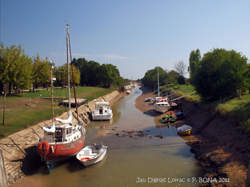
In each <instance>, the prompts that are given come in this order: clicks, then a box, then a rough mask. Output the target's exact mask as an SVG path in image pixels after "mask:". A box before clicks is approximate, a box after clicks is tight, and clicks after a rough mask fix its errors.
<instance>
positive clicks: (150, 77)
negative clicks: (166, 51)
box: [142, 67, 168, 89]
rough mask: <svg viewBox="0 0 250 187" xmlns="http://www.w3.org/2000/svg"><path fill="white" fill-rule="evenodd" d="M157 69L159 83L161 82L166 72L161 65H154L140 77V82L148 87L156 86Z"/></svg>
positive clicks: (164, 78) (166, 75)
mask: <svg viewBox="0 0 250 187" xmlns="http://www.w3.org/2000/svg"><path fill="white" fill-rule="evenodd" d="M158 71H159V81H160V84H163V83H164V82H165V81H166V79H167V77H168V74H167V72H166V71H165V70H163V69H162V68H161V67H155V68H154V69H151V70H148V71H147V72H146V73H145V75H144V77H143V78H142V83H143V84H144V85H145V86H147V87H150V88H154V89H155V88H156V87H157V72H158Z"/></svg>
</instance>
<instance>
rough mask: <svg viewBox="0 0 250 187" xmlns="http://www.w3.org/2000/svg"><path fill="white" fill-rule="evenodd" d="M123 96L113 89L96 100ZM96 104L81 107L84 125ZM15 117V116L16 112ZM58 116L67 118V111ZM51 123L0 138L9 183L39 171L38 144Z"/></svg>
mask: <svg viewBox="0 0 250 187" xmlns="http://www.w3.org/2000/svg"><path fill="white" fill-rule="evenodd" d="M123 96H124V94H123V93H120V92H118V91H113V92H112V93H109V94H107V95H105V96H102V97H99V98H98V99H96V100H101V99H104V100H105V101H108V102H110V103H111V105H113V104H114V103H115V102H117V101H118V100H119V99H120V98H121V97H123ZM94 104H95V100H93V101H90V102H89V103H88V104H86V105H82V106H80V107H79V109H78V113H79V116H80V118H79V120H80V122H81V123H82V124H83V125H88V123H89V122H90V119H89V117H90V116H89V113H90V112H91V111H92V110H93V109H94ZM74 116H76V114H74ZM13 117H15V115H14V114H13ZM57 117H59V118H62V119H65V118H66V117H67V112H65V113H63V114H62V115H60V116H57ZM76 122H77V120H76V119H75V118H73V124H74V123H76ZM49 124H51V120H46V121H42V122H40V123H38V124H36V125H33V126H31V127H29V128H26V129H24V130H21V131H19V132H16V133H14V134H12V135H10V136H8V137H6V138H3V139H1V140H0V149H1V150H2V152H3V158H4V163H5V170H6V175H7V180H8V184H12V183H14V182H15V181H16V180H18V179H20V178H21V177H23V176H25V175H31V174H33V173H35V172H37V170H38V169H39V167H40V164H41V162H40V158H39V157H38V155H37V153H36V145H37V143H38V141H39V138H40V137H42V136H43V130H42V127H43V126H46V125H49Z"/></svg>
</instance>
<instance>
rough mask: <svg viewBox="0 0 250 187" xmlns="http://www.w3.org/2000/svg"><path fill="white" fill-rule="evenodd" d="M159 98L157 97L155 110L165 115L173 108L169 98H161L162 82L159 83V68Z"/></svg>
mask: <svg viewBox="0 0 250 187" xmlns="http://www.w3.org/2000/svg"><path fill="white" fill-rule="evenodd" d="M157 86H158V88H157V90H158V91H157V92H158V94H157V97H155V104H154V109H155V111H157V112H160V113H165V112H167V111H168V110H169V109H170V108H171V106H170V104H169V102H168V98H164V97H161V96H160V81H159V70H158V68H157Z"/></svg>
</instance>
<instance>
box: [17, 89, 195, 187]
mask: <svg viewBox="0 0 250 187" xmlns="http://www.w3.org/2000/svg"><path fill="white" fill-rule="evenodd" d="M141 94H142V91H141V90H140V89H139V87H137V88H135V89H134V90H133V92H132V93H131V94H130V95H129V96H126V97H124V98H123V99H121V100H120V101H119V102H118V103H117V104H116V105H115V106H113V111H114V119H113V121H112V122H111V123H110V122H92V123H91V124H90V125H89V127H88V129H87V131H88V132H87V137H86V144H90V143H94V142H96V143H103V144H106V145H108V146H109V148H108V154H107V157H106V158H105V160H103V161H102V162H101V163H99V164H97V165H94V166H91V167H88V168H84V167H83V166H81V165H80V163H78V162H77V161H76V160H74V159H72V160H70V161H69V162H66V163H63V164H62V165H60V166H58V167H56V168H54V169H53V171H52V173H51V174H50V175H46V174H42V172H40V173H37V174H34V175H31V176H27V177H25V178H24V179H22V180H20V183H19V182H18V183H16V184H14V185H12V187H19V186H34V185H35V186H37V187H41V186H42V187H57V186H58V187H64V186H70V187H83V186H86V187H125V186H129V187H130V186H131V187H133V186H143V187H144V186H145V187H146V186H170V187H171V186H185V187H188V186H199V184H198V183H195V182H194V181H193V182H192V177H196V176H199V172H200V171H199V167H198V166H197V163H196V161H195V159H194V155H193V154H192V153H191V152H190V147H189V146H188V145H187V144H186V143H185V140H184V139H183V138H181V137H179V136H178V135H177V133H176V128H175V127H174V126H170V127H161V128H160V127H158V126H157V125H156V122H155V120H154V117H153V116H150V115H147V114H144V113H143V112H141V111H139V110H138V109H136V108H135V100H136V98H137V97H138V96H139V95H141ZM153 179H154V180H153ZM189 179H190V181H188V180H189ZM157 180H158V181H157ZM177 180H180V181H177Z"/></svg>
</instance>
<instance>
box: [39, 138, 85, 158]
mask: <svg viewBox="0 0 250 187" xmlns="http://www.w3.org/2000/svg"><path fill="white" fill-rule="evenodd" d="M84 141H85V136H82V137H81V138H79V139H78V140H76V141H74V142H71V143H67V144H61V143H57V144H56V145H55V144H52V145H51V144H48V145H49V147H48V152H47V153H46V156H45V155H44V151H43V150H42V146H40V144H41V143H40V144H39V145H38V146H37V152H38V154H39V155H40V157H41V158H42V159H43V160H44V161H54V160H60V159H63V158H67V157H71V156H74V155H76V154H77V153H78V152H79V151H80V150H81V149H82V148H83V146H84Z"/></svg>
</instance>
